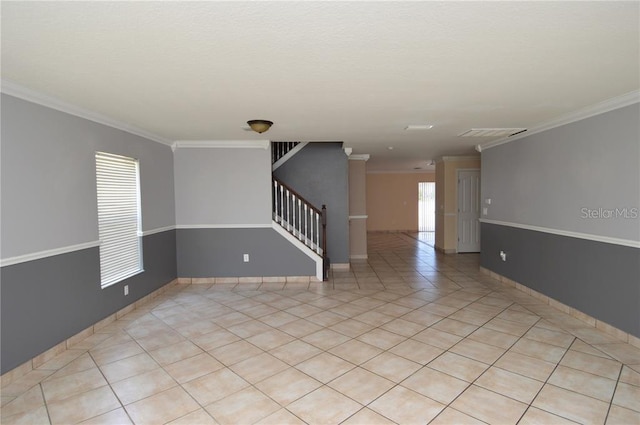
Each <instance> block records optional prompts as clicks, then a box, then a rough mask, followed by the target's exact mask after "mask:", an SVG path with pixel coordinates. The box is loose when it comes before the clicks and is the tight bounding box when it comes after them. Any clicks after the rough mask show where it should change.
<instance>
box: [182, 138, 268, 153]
mask: <svg viewBox="0 0 640 425" xmlns="http://www.w3.org/2000/svg"><path fill="white" fill-rule="evenodd" d="M270 143H271V142H270V141H269V140H176V141H175V142H173V144H172V145H171V148H172V149H173V150H174V151H175V150H176V149H178V148H180V149H186V148H222V149H268V148H269V146H270Z"/></svg>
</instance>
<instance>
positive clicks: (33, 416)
mask: <svg viewBox="0 0 640 425" xmlns="http://www.w3.org/2000/svg"><path fill="white" fill-rule="evenodd" d="M2 423H3V424H5V425H22V424H24V425H34V424H37V425H49V424H50V423H51V422H50V421H49V415H48V413H47V408H46V407H45V406H41V407H36V408H34V409H32V410H28V411H26V412H21V413H17V414H15V415H12V416H7V417H6V418H3V420H2Z"/></svg>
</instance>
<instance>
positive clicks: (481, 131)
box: [458, 128, 527, 137]
mask: <svg viewBox="0 0 640 425" xmlns="http://www.w3.org/2000/svg"><path fill="white" fill-rule="evenodd" d="M525 131H527V129H526V128H472V129H471V130H467V131H465V132H464V133H462V134H459V135H458V136H459V137H504V136H514V135H516V134H518V133H523V132H525Z"/></svg>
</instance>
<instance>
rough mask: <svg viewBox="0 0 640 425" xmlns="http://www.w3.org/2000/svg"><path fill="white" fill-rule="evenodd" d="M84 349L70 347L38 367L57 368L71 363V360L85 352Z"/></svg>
mask: <svg viewBox="0 0 640 425" xmlns="http://www.w3.org/2000/svg"><path fill="white" fill-rule="evenodd" d="M86 352H87V351H86V350H78V349H70V350H65V351H63V352H62V353H60V354H58V355H57V356H55V357H54V358H52V359H51V360H49V361H48V362H46V363H44V364H43V365H41V366H40V367H38V369H45V370H59V369H61V368H63V367H64V366H66V365H68V364H69V363H71V362H72V361H73V360H75V359H77V358H78V357H80V356H82V355H83V354H85V353H86Z"/></svg>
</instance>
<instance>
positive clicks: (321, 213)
mask: <svg viewBox="0 0 640 425" xmlns="http://www.w3.org/2000/svg"><path fill="white" fill-rule="evenodd" d="M272 199H273V220H274V221H275V222H276V223H278V224H279V225H280V226H282V227H283V228H284V229H285V230H287V231H288V232H289V233H290V234H291V235H293V236H294V237H295V238H297V239H298V240H299V241H300V242H302V243H303V244H305V245H306V246H307V247H309V248H310V249H311V250H313V251H314V252H315V253H316V254H318V255H319V256H321V257H322V259H323V262H324V267H323V270H324V272H323V275H324V278H325V280H326V279H327V278H328V265H329V257H328V256H327V207H326V205H323V206H322V208H317V207H315V206H314V205H313V204H311V203H310V202H309V201H307V200H306V199H304V197H302V196H301V195H300V194H298V193H297V192H296V191H295V190H293V189H292V188H290V187H289V186H287V185H286V184H284V183H283V182H281V181H280V180H278V179H277V178H275V177H273V185H272Z"/></svg>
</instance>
